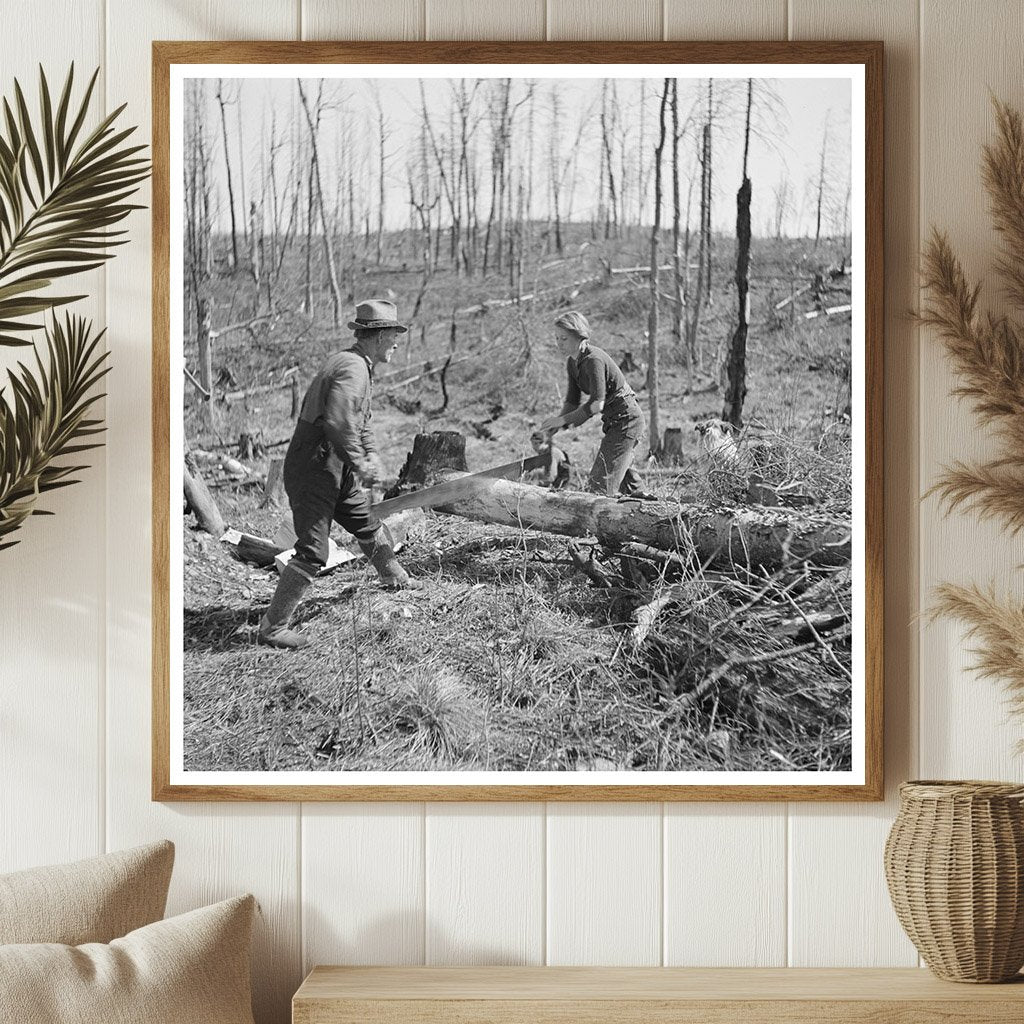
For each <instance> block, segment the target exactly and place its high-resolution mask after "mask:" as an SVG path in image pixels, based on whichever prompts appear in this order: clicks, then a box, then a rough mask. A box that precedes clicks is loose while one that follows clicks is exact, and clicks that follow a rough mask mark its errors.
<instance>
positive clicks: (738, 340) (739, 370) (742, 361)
mask: <svg viewBox="0 0 1024 1024" xmlns="http://www.w3.org/2000/svg"><path fill="white" fill-rule="evenodd" d="M753 100H754V80H753V79H752V78H748V79H747V126H746V131H745V133H744V137H743V181H742V183H741V185H740V189H739V192H737V193H736V300H737V315H736V330H735V331H734V332H733V336H732V344H731V345H730V346H729V363H728V367H727V373H728V380H729V384H728V387H727V388H726V392H725V404H724V406H723V408H722V419H723V420H726V421H727V422H729V423H731V424H732V425H733V426H734V427H736V428H737V429H739V428H740V427H741V426H742V425H743V400H744V399H745V398H746V397H747V320H748V316H747V304H748V295H749V290H750V195H751V191H752V188H751V184H750V178H748V177H747V156H748V154H749V152H750V110H751V107H752V105H753Z"/></svg>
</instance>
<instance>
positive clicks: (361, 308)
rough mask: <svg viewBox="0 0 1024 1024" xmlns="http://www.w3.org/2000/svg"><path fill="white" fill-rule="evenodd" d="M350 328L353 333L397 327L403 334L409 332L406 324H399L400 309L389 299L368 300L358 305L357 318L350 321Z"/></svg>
mask: <svg viewBox="0 0 1024 1024" xmlns="http://www.w3.org/2000/svg"><path fill="white" fill-rule="evenodd" d="M349 327H351V328H352V330H353V331H356V330H363V331H374V330H378V329H382V328H385V327H395V328H397V329H398V330H399V331H402V332H405V331H407V330H409V328H408V327H406V326H405V324H403V323H399V320H398V309H397V308H396V307H395V304H394V303H393V302H388V300H387V299H367V300H366V301H365V302H360V303H358V305H357V306H356V318H355V320H352V321H350V323H349Z"/></svg>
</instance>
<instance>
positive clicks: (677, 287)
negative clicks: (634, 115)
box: [672, 78, 692, 372]
mask: <svg viewBox="0 0 1024 1024" xmlns="http://www.w3.org/2000/svg"><path fill="white" fill-rule="evenodd" d="M679 205H680V204H679V80H678V79H676V78H673V79H672V264H673V271H674V273H673V275H672V278H673V284H674V288H673V296H672V297H673V299H674V302H673V303H672V337H673V338H674V339H675V344H676V346H677V347H678V346H680V345H682V341H683V268H682V257H681V253H680V252H679V215H680V209H679ZM691 372H692V367H691Z"/></svg>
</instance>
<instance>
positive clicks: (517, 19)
mask: <svg viewBox="0 0 1024 1024" xmlns="http://www.w3.org/2000/svg"><path fill="white" fill-rule="evenodd" d="M426 5H427V13H426V18H427V24H426V38H427V39H501V40H507V41H514V40H517V39H543V38H544V32H545V17H544V5H545V0H518V2H517V3H509V0H426Z"/></svg>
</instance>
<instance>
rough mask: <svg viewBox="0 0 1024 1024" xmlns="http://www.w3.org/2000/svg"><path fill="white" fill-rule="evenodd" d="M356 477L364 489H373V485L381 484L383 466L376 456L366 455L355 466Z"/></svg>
mask: <svg viewBox="0 0 1024 1024" xmlns="http://www.w3.org/2000/svg"><path fill="white" fill-rule="evenodd" d="M356 475H357V476H358V477H359V482H360V483H361V484H362V485H363V486H364V487H373V486H374V485H375V484H379V483H383V481H384V466H383V465H382V464H381V461H380V458H379V457H378V456H377V455H367V456H366V458H364V459H363V461H362V462H360V463H359V465H358V466H356Z"/></svg>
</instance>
